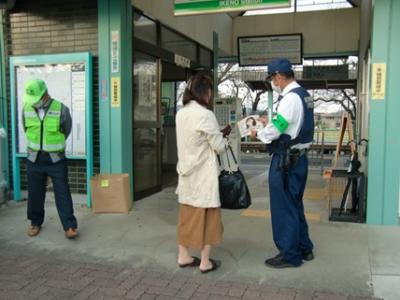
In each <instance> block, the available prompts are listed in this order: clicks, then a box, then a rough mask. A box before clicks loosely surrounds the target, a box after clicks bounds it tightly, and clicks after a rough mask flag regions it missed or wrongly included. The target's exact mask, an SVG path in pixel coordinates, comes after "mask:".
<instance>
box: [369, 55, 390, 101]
mask: <svg viewBox="0 0 400 300" xmlns="http://www.w3.org/2000/svg"><path fill="white" fill-rule="evenodd" d="M385 83H386V63H374V64H372V97H371V98H372V99H374V100H383V99H385V88H386V84H385Z"/></svg>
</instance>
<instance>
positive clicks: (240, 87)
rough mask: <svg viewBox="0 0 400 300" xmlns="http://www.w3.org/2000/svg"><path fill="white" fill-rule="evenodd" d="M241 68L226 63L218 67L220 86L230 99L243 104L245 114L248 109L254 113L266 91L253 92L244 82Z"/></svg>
mask: <svg viewBox="0 0 400 300" xmlns="http://www.w3.org/2000/svg"><path fill="white" fill-rule="evenodd" d="M239 69H240V68H239V66H238V64H237V63H224V64H219V66H218V80H217V82H218V85H219V86H220V87H221V89H225V90H227V91H228V92H225V93H226V95H224V96H228V97H235V98H236V99H238V100H239V101H240V102H241V106H242V111H243V114H244V113H245V111H246V107H250V106H251V107H252V110H253V111H256V110H257V107H258V105H259V103H260V100H261V95H262V94H263V93H265V91H257V92H254V91H252V90H251V89H250V88H249V86H248V85H247V84H246V83H245V82H244V81H243V80H242V78H241V76H240V71H239Z"/></svg>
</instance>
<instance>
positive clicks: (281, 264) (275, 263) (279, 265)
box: [265, 256, 301, 269]
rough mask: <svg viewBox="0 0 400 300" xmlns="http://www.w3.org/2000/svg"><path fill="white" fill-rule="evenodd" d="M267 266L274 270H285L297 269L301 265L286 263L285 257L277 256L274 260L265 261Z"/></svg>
mask: <svg viewBox="0 0 400 300" xmlns="http://www.w3.org/2000/svg"><path fill="white" fill-rule="evenodd" d="M265 265H266V266H267V267H270V268H274V269H283V268H297V267H299V266H300V265H301V264H299V265H294V264H291V263H290V262H288V261H286V260H285V259H284V258H283V256H277V257H275V258H272V259H268V260H266V261H265Z"/></svg>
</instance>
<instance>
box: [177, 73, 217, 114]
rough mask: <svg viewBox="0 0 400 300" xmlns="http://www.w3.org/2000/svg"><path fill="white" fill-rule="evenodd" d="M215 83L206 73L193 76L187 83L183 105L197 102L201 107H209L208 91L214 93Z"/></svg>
mask: <svg viewBox="0 0 400 300" xmlns="http://www.w3.org/2000/svg"><path fill="white" fill-rule="evenodd" d="M212 88H213V82H212V79H211V77H210V76H208V75H207V74H204V73H197V74H195V75H192V76H191V77H190V78H189V80H188V81H187V85H186V89H185V92H184V93H183V100H182V102H183V105H186V104H188V103H189V102H190V100H195V101H197V102H198V103H199V104H200V105H202V106H205V107H207V106H208V103H207V98H208V91H209V90H211V91H212Z"/></svg>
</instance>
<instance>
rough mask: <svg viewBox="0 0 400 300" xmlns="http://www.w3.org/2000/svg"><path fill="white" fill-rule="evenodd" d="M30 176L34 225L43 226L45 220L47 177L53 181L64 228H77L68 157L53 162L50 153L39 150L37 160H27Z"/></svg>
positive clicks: (30, 199) (31, 218)
mask: <svg viewBox="0 0 400 300" xmlns="http://www.w3.org/2000/svg"><path fill="white" fill-rule="evenodd" d="M27 177H28V219H29V220H30V221H31V225H32V226H41V225H42V224H43V221H44V216H45V211H44V201H45V197H46V187H47V177H50V178H51V179H52V182H53V189H54V195H55V201H56V207H57V211H58V215H59V217H60V220H61V223H62V226H63V228H64V230H68V229H69V228H77V221H76V218H75V216H74V208H73V204H72V197H71V192H70V189H69V185H68V168H67V161H66V159H65V158H64V159H62V160H60V161H58V162H56V163H53V162H52V160H51V158H50V155H49V154H47V153H43V152H39V153H38V156H37V159H36V162H34V163H33V162H31V161H29V160H27Z"/></svg>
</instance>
